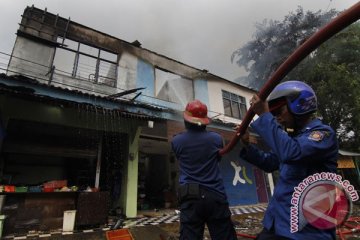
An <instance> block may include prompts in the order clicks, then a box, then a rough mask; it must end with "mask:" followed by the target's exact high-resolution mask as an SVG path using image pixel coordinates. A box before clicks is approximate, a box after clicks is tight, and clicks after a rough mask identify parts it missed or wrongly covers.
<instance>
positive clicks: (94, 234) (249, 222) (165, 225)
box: [2, 204, 360, 240]
mask: <svg viewBox="0 0 360 240" xmlns="http://www.w3.org/2000/svg"><path fill="white" fill-rule="evenodd" d="M265 209H266V205H261V204H260V205H251V206H240V207H236V208H232V209H231V211H232V213H233V215H232V219H233V222H234V224H235V227H236V230H237V232H238V233H239V237H238V239H239V240H246V239H247V240H249V239H251V238H249V237H246V236H248V235H249V236H255V235H256V233H258V232H259V231H260V230H261V229H262V224H261V220H262V218H263V213H264V211H265ZM351 216H352V217H356V218H358V221H357V222H353V223H352V224H353V225H357V226H359V225H360V204H359V205H354V206H353V213H352V215H351ZM124 227H125V229H128V230H129V231H130V233H131V235H132V236H133V239H135V240H175V239H178V237H179V235H178V229H179V215H178V214H177V212H175V209H169V210H160V211H146V212H140V213H139V216H138V217H137V218H134V219H127V220H126V221H125V222H124ZM358 228H359V229H358V231H357V232H355V233H353V234H352V235H351V234H347V235H344V238H343V239H346V240H354V239H360V227H358ZM349 230H350V229H349V228H343V229H342V230H341V231H342V232H346V231H347V232H348V231H349ZM109 231H110V227H104V228H97V229H87V230H82V231H74V232H70V233H67V234H65V233H63V232H61V231H57V232H50V233H31V234H27V235H22V236H16V235H12V236H4V237H3V238H2V239H11V240H12V239H14V240H20V239H34V240H35V239H41V240H43V239H44V240H57V239H59V240H60V239H65V240H80V239H81V240H82V239H86V240H106V239H107V238H106V233H107V232H109ZM240 235H242V236H240ZM210 239H211V238H210V237H209V233H208V231H206V230H205V234H204V240H210ZM338 239H341V238H340V237H338Z"/></svg>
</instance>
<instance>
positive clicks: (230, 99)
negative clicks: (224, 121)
mask: <svg viewBox="0 0 360 240" xmlns="http://www.w3.org/2000/svg"><path fill="white" fill-rule="evenodd" d="M222 97H223V103H224V113H225V116H229V117H233V118H237V119H243V118H244V116H245V114H246V110H247V109H246V102H245V98H244V97H242V96H239V95H236V94H234V93H230V92H227V91H224V90H223V91H222Z"/></svg>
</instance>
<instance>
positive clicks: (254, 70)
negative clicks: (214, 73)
mask: <svg viewBox="0 0 360 240" xmlns="http://www.w3.org/2000/svg"><path fill="white" fill-rule="evenodd" d="M335 15H336V12H335V11H333V10H332V11H330V12H328V13H321V12H320V11H319V12H316V13H310V12H307V13H306V14H304V12H303V10H302V8H300V7H299V8H298V9H297V11H296V13H290V14H289V15H288V16H286V17H285V19H284V21H283V22H278V21H270V24H268V25H267V24H266V22H267V21H265V22H264V23H263V24H262V25H259V26H261V27H258V28H257V32H256V34H255V39H254V40H252V41H250V42H248V43H247V44H246V45H245V46H244V47H242V48H241V49H238V50H236V51H235V52H234V54H233V59H235V58H236V57H237V60H236V62H237V63H238V65H240V66H244V67H245V68H246V69H247V70H248V72H249V75H248V78H247V80H248V82H247V83H246V82H243V84H250V85H249V86H250V87H252V88H256V89H259V88H260V87H261V86H262V85H263V84H264V82H265V81H266V80H267V79H268V78H269V76H270V75H271V73H272V72H273V71H275V70H276V68H277V67H278V66H279V65H280V64H281V63H282V62H283V61H284V60H285V59H286V57H287V56H288V55H290V54H291V53H292V52H293V51H294V50H295V48H296V47H297V46H298V44H299V43H301V42H302V41H303V39H306V38H307V37H309V36H310V35H311V34H312V33H313V32H315V31H316V30H317V29H318V28H319V27H321V26H322V25H323V24H324V23H325V22H328V21H330V19H331V18H332V17H334V16H335ZM279 34H280V35H279ZM359 36H360V24H359V23H355V24H353V25H351V26H350V27H348V28H347V29H345V30H343V31H342V32H340V33H338V34H337V35H335V36H334V37H333V38H331V39H330V40H328V41H327V42H325V43H324V44H322V45H321V46H320V47H319V48H318V49H316V50H315V51H314V52H313V53H311V54H310V55H309V56H308V57H306V58H305V59H304V60H303V61H302V62H301V63H300V64H299V65H298V66H297V67H296V68H295V69H293V70H292V71H291V72H290V73H289V74H288V76H286V77H285V79H284V80H289V79H298V80H302V81H305V82H307V83H309V84H310V85H311V86H312V87H313V88H314V90H315V92H316V94H317V97H318V102H319V111H318V113H319V115H320V116H321V117H322V118H323V120H324V122H326V123H328V124H329V125H330V126H332V127H333V128H334V129H336V131H337V134H338V138H339V141H340V146H341V147H343V148H347V149H351V150H359V146H360V88H359V84H360V67H359V66H358V64H357V63H358V62H359V60H360V38H359ZM250 80H251V81H250Z"/></svg>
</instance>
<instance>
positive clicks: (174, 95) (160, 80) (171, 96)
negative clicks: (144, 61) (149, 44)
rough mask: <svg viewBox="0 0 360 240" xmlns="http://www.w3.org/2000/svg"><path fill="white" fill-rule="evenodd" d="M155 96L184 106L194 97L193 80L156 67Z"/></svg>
mask: <svg viewBox="0 0 360 240" xmlns="http://www.w3.org/2000/svg"><path fill="white" fill-rule="evenodd" d="M155 97H157V98H159V99H162V100H165V101H169V102H174V103H179V104H181V105H182V106H185V105H186V104H187V103H188V102H189V101H191V100H193V99H194V87H193V81H192V80H191V79H187V78H183V77H181V76H179V75H176V74H174V73H171V72H167V71H164V70H161V69H158V68H156V69H155Z"/></svg>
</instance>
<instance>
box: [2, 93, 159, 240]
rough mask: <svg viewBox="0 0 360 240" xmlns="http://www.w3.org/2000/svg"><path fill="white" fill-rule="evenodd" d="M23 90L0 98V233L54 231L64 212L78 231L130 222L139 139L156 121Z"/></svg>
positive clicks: (145, 116) (133, 204)
mask: <svg viewBox="0 0 360 240" xmlns="http://www.w3.org/2000/svg"><path fill="white" fill-rule="evenodd" d="M36 87H37V86H35V88H36ZM23 90H24V89H21V90H20V91H19V90H18V89H15V88H1V95H0V113H1V117H0V119H1V121H0V122H1V129H0V133H1V141H0V143H1V144H0V147H1V149H0V163H1V164H0V167H1V171H0V180H1V182H0V196H1V200H3V201H2V203H3V205H2V208H1V214H2V215H6V219H5V222H4V232H3V233H4V234H11V233H13V232H16V233H22V232H24V233H26V232H28V231H29V230H38V231H46V230H51V229H61V228H62V227H63V218H64V213H65V212H66V211H68V210H76V219H75V225H76V228H78V229H79V228H82V227H86V226H89V225H91V226H96V225H97V226H101V225H104V224H106V223H107V221H108V215H109V214H111V212H112V211H113V212H116V211H117V210H120V211H121V212H122V213H123V214H126V215H128V216H136V203H134V202H135V201H134V199H136V197H137V192H136V191H133V189H134V187H133V186H136V184H137V162H138V140H139V135H140V134H139V132H140V131H141V127H142V126H144V125H146V124H147V121H148V120H152V121H154V120H155V118H153V117H150V116H147V115H144V114H134V113H131V112H130V111H127V112H125V111H123V110H122V111H120V110H118V109H107V108H105V106H104V107H101V106H99V105H91V104H88V103H82V102H74V101H67V100H65V99H60V98H52V97H47V96H38V95H36V94H33V93H32V92H30V93H29V92H27V91H23ZM48 90H49V91H53V90H54V89H52V88H49V89H48ZM55 90H56V91H58V92H59V91H60V90H59V89H55ZM64 94H65V95H66V94H69V95H72V94H74V93H73V92H71V91H64ZM76 94H77V93H76ZM83 97H84V99H85V98H87V99H89V97H90V96H89V95H83ZM91 98H92V99H93V100H94V102H96V101H98V102H99V101H100V100H101V99H100V100H99V99H96V97H95V96H91ZM103 101H104V99H103ZM104 102H106V101H104ZM112 104H114V103H112ZM115 104H118V103H115ZM133 176H135V177H133ZM89 213H90V214H89ZM115 214H116V213H115Z"/></svg>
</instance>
